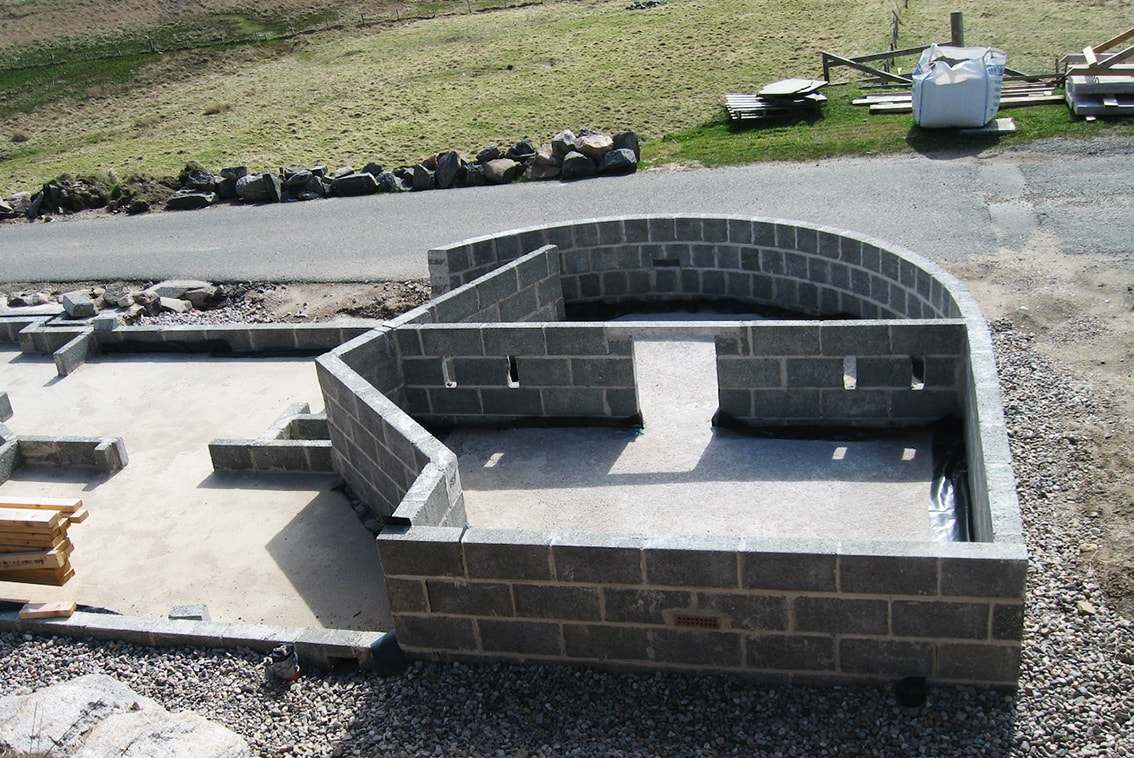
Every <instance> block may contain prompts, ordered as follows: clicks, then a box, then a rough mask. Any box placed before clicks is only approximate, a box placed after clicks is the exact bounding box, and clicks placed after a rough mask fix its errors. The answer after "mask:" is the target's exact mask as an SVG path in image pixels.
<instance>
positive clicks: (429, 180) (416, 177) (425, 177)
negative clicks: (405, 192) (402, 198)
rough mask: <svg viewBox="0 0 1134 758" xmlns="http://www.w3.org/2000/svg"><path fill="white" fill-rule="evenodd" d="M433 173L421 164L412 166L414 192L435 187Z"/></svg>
mask: <svg viewBox="0 0 1134 758" xmlns="http://www.w3.org/2000/svg"><path fill="white" fill-rule="evenodd" d="M434 176H435V175H434V173H433V172H432V171H431V170H429V169H428V168H426V167H425V166H424V165H422V164H420V163H419V164H418V165H416V166H414V167H413V190H414V192H421V191H423V190H431V189H434V188H436V186H437V184H436V181H435V179H434Z"/></svg>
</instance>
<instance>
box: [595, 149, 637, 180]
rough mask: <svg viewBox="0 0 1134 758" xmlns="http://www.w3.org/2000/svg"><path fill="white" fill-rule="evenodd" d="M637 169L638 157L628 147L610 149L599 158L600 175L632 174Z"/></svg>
mask: <svg viewBox="0 0 1134 758" xmlns="http://www.w3.org/2000/svg"><path fill="white" fill-rule="evenodd" d="M637 170H638V159H637V157H636V156H635V155H634V151H633V150H631V149H630V148H628V147H623V148H619V149H618V150H611V151H610V152H609V153H607V154H606V155H604V156H603V157H602V158H601V159H599V164H598V172H599V174H600V175H608V174H632V173H634V172H635V171H637Z"/></svg>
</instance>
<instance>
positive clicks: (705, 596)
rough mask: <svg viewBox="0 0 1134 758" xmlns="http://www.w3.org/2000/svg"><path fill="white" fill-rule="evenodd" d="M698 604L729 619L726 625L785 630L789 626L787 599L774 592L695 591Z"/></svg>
mask: <svg viewBox="0 0 1134 758" xmlns="http://www.w3.org/2000/svg"><path fill="white" fill-rule="evenodd" d="M697 604H698V607H699V608H700V609H702V610H709V611H713V612H714V613H717V614H720V615H723V616H725V617H727V618H728V619H729V624H728V626H729V628H732V629H745V630H750V631H756V630H768V631H784V630H786V629H787V628H788V600H787V598H786V597H781V596H777V595H750V594H748V595H741V594H734V593H728V594H725V593H721V594H717V593H708V592H701V593H698V595H697Z"/></svg>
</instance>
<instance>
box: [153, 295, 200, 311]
mask: <svg viewBox="0 0 1134 758" xmlns="http://www.w3.org/2000/svg"><path fill="white" fill-rule="evenodd" d="M158 305H159V307H160V308H161V310H163V311H169V312H171V313H189V312H190V311H192V310H193V304H192V303H191V302H189V301H188V300H182V299H180V298H176V297H162V298H158Z"/></svg>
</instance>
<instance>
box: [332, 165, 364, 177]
mask: <svg viewBox="0 0 1134 758" xmlns="http://www.w3.org/2000/svg"><path fill="white" fill-rule="evenodd" d="M355 173H358V172H357V171H355V170H354V167H353V166H339V167H338V168H336V169H335V171H334V173H333V174H331V178H332V179H341V178H343V177H344V176H350V175H351V174H355Z"/></svg>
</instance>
